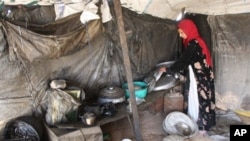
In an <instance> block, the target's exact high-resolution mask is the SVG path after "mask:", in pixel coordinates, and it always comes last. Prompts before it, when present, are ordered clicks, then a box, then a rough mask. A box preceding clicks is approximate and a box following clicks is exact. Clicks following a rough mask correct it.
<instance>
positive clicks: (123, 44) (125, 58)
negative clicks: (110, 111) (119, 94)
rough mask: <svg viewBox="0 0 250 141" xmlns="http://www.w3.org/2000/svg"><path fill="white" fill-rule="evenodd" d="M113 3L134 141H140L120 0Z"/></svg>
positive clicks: (114, 0)
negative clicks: (128, 96)
mask: <svg viewBox="0 0 250 141" xmlns="http://www.w3.org/2000/svg"><path fill="white" fill-rule="evenodd" d="M113 2H114V8H115V14H116V18H117V27H118V31H119V36H120V42H121V47H122V54H123V63H124V66H125V71H126V78H127V83H128V89H129V93H130V100H131V101H130V102H131V107H132V114H133V121H134V134H135V138H136V141H141V140H142V138H141V133H140V124H139V116H138V110H137V105H136V100H135V93H134V85H133V78H132V72H131V65H130V60H129V55H128V45H127V38H126V33H125V29H124V22H123V16H122V8H121V3H120V0H113Z"/></svg>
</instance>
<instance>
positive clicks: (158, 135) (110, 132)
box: [101, 97, 244, 141]
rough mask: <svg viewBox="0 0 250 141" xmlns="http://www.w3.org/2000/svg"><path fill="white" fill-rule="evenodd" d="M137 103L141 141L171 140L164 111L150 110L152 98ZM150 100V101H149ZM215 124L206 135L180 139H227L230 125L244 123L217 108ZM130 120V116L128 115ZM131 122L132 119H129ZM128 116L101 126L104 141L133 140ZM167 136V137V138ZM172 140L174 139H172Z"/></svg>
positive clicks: (207, 140)
mask: <svg viewBox="0 0 250 141" xmlns="http://www.w3.org/2000/svg"><path fill="white" fill-rule="evenodd" d="M148 99H150V100H147V99H146V101H145V102H144V103H142V104H141V105H138V112H139V121H140V130H141V131H140V133H141V137H142V140H143V141H172V140H171V138H170V136H173V135H169V134H168V133H167V132H166V131H165V130H164V128H163V126H162V125H163V121H164V119H165V117H166V114H165V113H164V111H161V110H160V111H152V110H150V106H149V105H150V104H148V103H151V102H152V98H150V97H149V98H148ZM149 101H150V102H149ZM216 113H217V123H216V126H214V127H213V128H211V130H210V131H209V132H208V133H207V135H200V134H196V135H195V136H193V137H191V138H186V139H184V138H181V140H180V141H182V139H183V141H184V140H185V141H229V136H230V129H229V127H230V125H232V124H244V123H243V122H242V121H241V118H240V117H239V116H237V115H236V114H235V113H234V112H233V111H223V110H219V109H218V110H217V111H216ZM130 119H131V120H132V116H131V117H130ZM131 123H132V124H133V121H131ZM131 123H130V122H129V120H128V118H123V119H120V120H118V121H115V122H111V123H108V124H105V125H103V126H101V128H102V131H103V134H104V141H122V139H125V138H129V139H131V140H133V141H135V136H134V132H133V125H131ZM167 138H169V139H168V140H167ZM173 141H174V140H173Z"/></svg>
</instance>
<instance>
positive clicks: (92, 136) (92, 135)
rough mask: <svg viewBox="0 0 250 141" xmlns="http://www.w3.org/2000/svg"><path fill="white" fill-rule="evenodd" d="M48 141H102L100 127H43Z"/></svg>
mask: <svg viewBox="0 0 250 141" xmlns="http://www.w3.org/2000/svg"><path fill="white" fill-rule="evenodd" d="M45 128H46V131H47V138H48V141H103V135H102V130H101V128H100V126H94V127H86V128H78V129H59V128H55V127H48V126H47V125H45Z"/></svg>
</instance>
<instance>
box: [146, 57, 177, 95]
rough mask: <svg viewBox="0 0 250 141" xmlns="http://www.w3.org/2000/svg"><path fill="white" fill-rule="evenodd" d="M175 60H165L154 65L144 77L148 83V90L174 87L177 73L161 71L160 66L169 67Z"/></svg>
mask: <svg viewBox="0 0 250 141" xmlns="http://www.w3.org/2000/svg"><path fill="white" fill-rule="evenodd" d="M174 62H175V61H167V62H162V63H159V64H157V65H156V66H155V69H154V70H153V71H152V72H151V73H150V74H149V75H148V76H147V77H146V78H144V82H146V83H147V85H148V91H149V92H151V91H160V90H167V89H170V88H172V87H174V86H175V85H176V84H177V83H178V82H179V78H180V74H179V73H175V74H174V75H172V74H168V73H163V72H161V71H160V68H161V67H167V68H169V67H170V66H171V65H172V64H174Z"/></svg>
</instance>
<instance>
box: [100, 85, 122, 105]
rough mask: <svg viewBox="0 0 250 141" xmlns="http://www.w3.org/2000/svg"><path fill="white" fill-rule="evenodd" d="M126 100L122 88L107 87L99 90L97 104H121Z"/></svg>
mask: <svg viewBox="0 0 250 141" xmlns="http://www.w3.org/2000/svg"><path fill="white" fill-rule="evenodd" d="M125 100H126V98H125V91H124V89H122V88H119V87H114V86H108V87H105V88H103V89H101V90H100V93H99V96H98V102H99V103H100V104H103V103H109V102H112V103H113V104H116V103H121V102H124V101H125Z"/></svg>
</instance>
